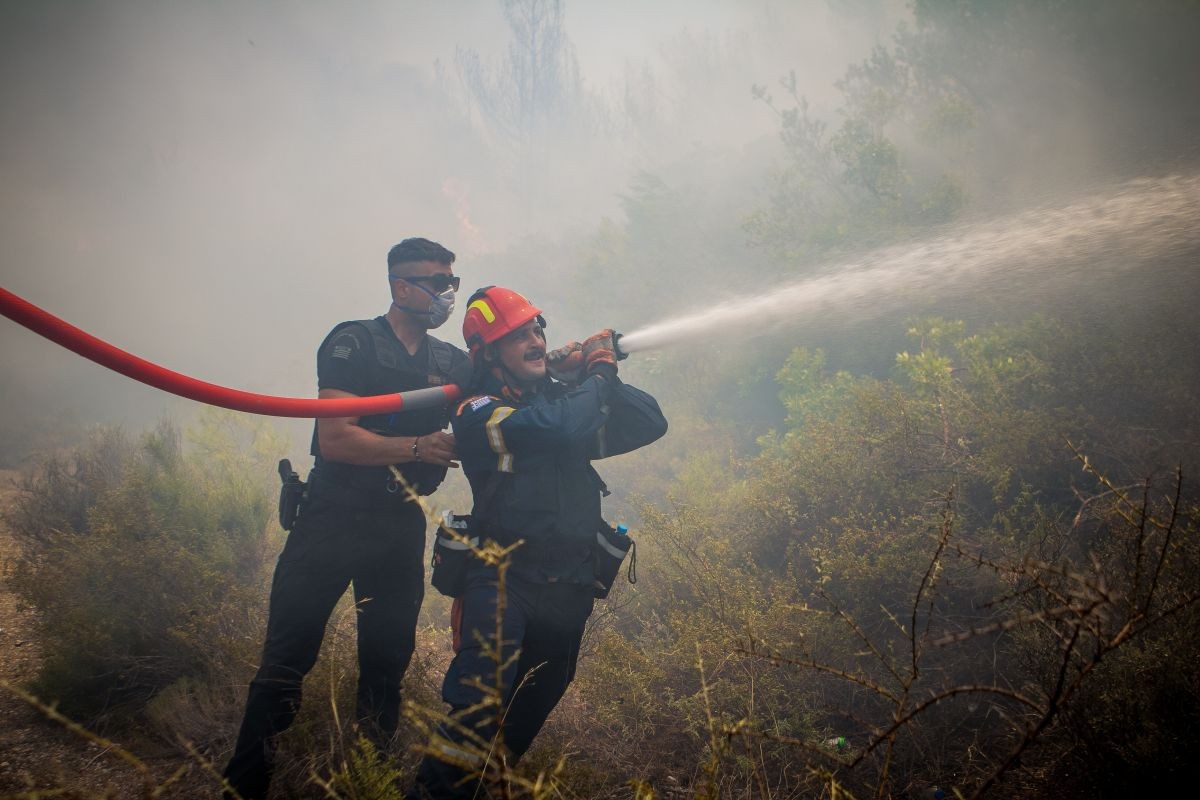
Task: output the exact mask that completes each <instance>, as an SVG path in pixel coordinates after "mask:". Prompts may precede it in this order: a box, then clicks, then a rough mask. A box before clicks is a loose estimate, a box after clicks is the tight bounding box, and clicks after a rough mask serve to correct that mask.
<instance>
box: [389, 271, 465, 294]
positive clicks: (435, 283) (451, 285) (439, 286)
mask: <svg viewBox="0 0 1200 800" xmlns="http://www.w3.org/2000/svg"><path fill="white" fill-rule="evenodd" d="M389 277H390V278H391V279H392V280H394V281H408V282H409V283H426V284H429V288H430V289H432V290H433V292H434V294H440V293H442V292H444V291H446V290H447V289H453V290H454V291H456V292H457V291H458V284H459V277H458V276H457V275H447V274H445V273H439V274H437V275H391V276H389Z"/></svg>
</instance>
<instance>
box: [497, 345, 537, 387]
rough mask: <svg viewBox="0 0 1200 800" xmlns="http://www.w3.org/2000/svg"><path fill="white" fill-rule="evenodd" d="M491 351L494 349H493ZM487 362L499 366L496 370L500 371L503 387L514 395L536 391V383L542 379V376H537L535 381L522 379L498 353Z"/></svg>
mask: <svg viewBox="0 0 1200 800" xmlns="http://www.w3.org/2000/svg"><path fill="white" fill-rule="evenodd" d="M492 352H495V351H494V350H493V351H492ZM489 363H491V364H492V365H493V368H495V367H498V368H499V370H498V371H499V373H500V380H502V381H504V386H505V388H506V389H508V390H509V391H510V392H512V393H513V394H514V395H515V396H516V397H520V396H521V395H523V394H525V393H526V392H533V391H536V390H537V387H538V384H540V383H541V382H542V380H544V378H539V379H537V380H535V381H530V382H529V383H526V382H524V381H522V380H521V379H520V378H518V377H517V374H516V373H515V372H513V371H512V370H511V369H509V368H508V365H507V364H505V363H504V359H502V358H500V357H499V354H497V356H496V360H495V361H491V362H489Z"/></svg>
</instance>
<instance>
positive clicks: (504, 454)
mask: <svg viewBox="0 0 1200 800" xmlns="http://www.w3.org/2000/svg"><path fill="white" fill-rule="evenodd" d="M515 410H516V409H514V408H513V407H511V406H500V407H499V408H497V409H496V410H495V411H493V412H492V416H491V418H490V419H488V421H487V425H486V426H485V429H486V430H487V438H488V444H490V445H491V446H492V452H494V453H495V454H496V455H498V456H499V457H500V459H499V461H498V463H497V465H496V469H497V471H499V472H512V471H513V457H512V453H510V452H508V447H507V445H505V444H504V434H503V433H501V431H500V423H501V422H504V420H505V419H507V418H508V415H509V414H511V413H513V411H515Z"/></svg>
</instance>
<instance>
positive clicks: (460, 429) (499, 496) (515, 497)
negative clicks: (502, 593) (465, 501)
mask: <svg viewBox="0 0 1200 800" xmlns="http://www.w3.org/2000/svg"><path fill="white" fill-rule="evenodd" d="M452 422H453V428H454V437H455V444H456V450H457V452H458V456H459V459H460V460H461V462H462V467H463V472H464V473H466V476H467V479H468V480H469V481H470V483H471V490H472V493H473V495H474V498H475V512H474V514H475V518H476V524H477V525H479V526H480V528H479V529H480V532H481V533H482V534H483V535H484V536H485V537H486V538H491V539H495V540H496V541H499V542H501V543H503V544H510V543H512V542H514V541H516V540H518V539H520V540H523V541H524V542H525V544H524V545H522V546H521V547H520V548H518V549H517V550H516V552H515V553H514V555H513V561H512V567H511V570H512V572H513V574H517V575H519V576H520V577H523V578H526V579H528V580H537V581H569V582H572V583H583V584H591V582H592V572H591V565H592V551H593V548H594V545H595V542H596V532H597V531H598V530H599V527H600V525H601V524H602V520H601V516H600V498H601V493H602V492H606V489H605V487H604V483H603V481H601V480H600V477H599V475H597V474H596V471H595V470H594V469H593V468H592V465H591V462H592V461H593V460H594V459H598V458H604V457H607V456H614V455H620V454H621V453H628V452H630V451H631V450H636V449H637V448H639V447H643V446H644V445H647V444H649V443H651V442H653V441H654V440H656V439H658V438H659V437H661V436H662V435H663V434H664V433H666V431H667V420H666V418H665V417H663V414H662V411H661V410H660V409H659V407H658V402H657V401H656V400H655V399H654V398H653V397H651V396H650V395H648V394H646V393H645V392H643V391H642V390H640V389H637V388H634V387H633V386H630V385H628V384H625V383H621V382H620V380H618V379H616V378H614V379H613V380H612V381H609V380H606V379H605V378H603V377H601V376H599V375H593V376H591V377H589V378H587V379H586V380H584V381H583V382H582V383H580V384H579V385H578V386H577V387H574V388H568V387H566V386H565V385H563V384H561V383H557V382H555V381H551V380H547V381H546V382H545V383H543V384H541V385H540V386H539V387H538V388H537V390H536V391H533V392H527V393H525V394H523V395H522V396H521V397H520V398H513V397H511V396H509V393H508V392H507V391H506V390H505V389H504V384H503V382H502V381H501V380H500V379H498V378H495V377H493V376H489V377H488V378H487V380H485V382H484V383H483V385H482V386H481V387H480V388H479V391H478V393H476V394H475V395H474V396H472V397H470V398H468V399H466V400H465V401H463V402H462V403H461V404H460V405H459V406H458V409H457V412H456V413H455V415H454V418H453V421H452ZM485 498H486V502H485Z"/></svg>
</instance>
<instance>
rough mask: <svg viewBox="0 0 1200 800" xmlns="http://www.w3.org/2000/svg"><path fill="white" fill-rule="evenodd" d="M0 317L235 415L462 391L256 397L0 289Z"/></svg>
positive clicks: (408, 406) (384, 405) (385, 406)
mask: <svg viewBox="0 0 1200 800" xmlns="http://www.w3.org/2000/svg"><path fill="white" fill-rule="evenodd" d="M0 313H3V314H4V316H6V317H8V318H9V319H11V320H12V321H13V322H16V323H17V324H19V325H24V326H25V327H26V328H29V330H31V331H33V332H34V333H36V334H38V335H40V336H44V337H45V338H47V339H49V340H50V341H52V342H54V343H56V344H59V345H62V346H63V347H65V348H67V349H68V350H70V351H71V352H73V353H77V354H78V355H81V356H83V357H84V358H86V359H88V360H90V361H94V362H96V363H97V364H99V365H100V366H102V367H108V368H109V369H111V370H113V371H114V372H119V373H120V374H122V375H124V376H125V377H127V378H133V379H134V380H135V381H139V382H141V383H144V384H146V385H147V386H153V387H154V388H156V389H162V390H163V391H164V392H170V393H171V394H175V395H179V396H180V397H186V398H188V399H189V400H196V401H198V402H201V403H207V404H208V405H213V406H220V407H221V408H228V409H232V410H234V411H246V412H249V413H251V414H264V415H267V416H271V417H309V418H315V417H365V416H370V415H372V414H387V413H390V412H393V411H401V410H404V411H416V410H419V409H423V408H430V407H433V406H444V405H448V404H449V403H453V402H454V401H455V400H457V399H459V397H460V396H461V395H462V391H461V390H460V389H459V388H458V387H457V386H455V385H454V384H447V385H445V386H433V387H430V388H428V389H416V390H414V391H411V392H402V393H400V394H388V395H377V396H375V397H345V398H336V399H327V400H319V399H315V398H308V397H275V396H272V395H264V394H255V393H253V392H244V391H241V390H239V389H229V388H227V387H224V386H218V385H216V384H215V383H208V382H207V381H201V380H197V379H196V378H191V377H188V376H187V375H182V374H180V373H178V372H173V371H172V370H169V369H166V368H165V367H160V366H159V365H158V364H154V363H152V362H150V361H147V360H146V359H144V358H138V357H137V356H135V355H133V354H132V353H127V352H126V351H124V350H122V349H120V348H119V347H114V346H113V345H111V344H109V343H108V342H105V341H103V340H102V339H98V338H96V337H95V336H92V335H91V334H90V333H87V332H85V331H82V330H80V329H79V328H76V327H75V326H74V325H71V324H70V323H68V322H65V321H63V320H61V319H59V318H58V317H56V316H54V315H53V314H51V313H49V312H47V311H44V310H42V309H40V308H38V307H37V306H35V305H34V304H33V303H30V302H28V301H27V300H22V299H21V298H20V297H17V296H16V295H15V294H13V293H12V292H10V291H8V290H7V289H4V288H0Z"/></svg>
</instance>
